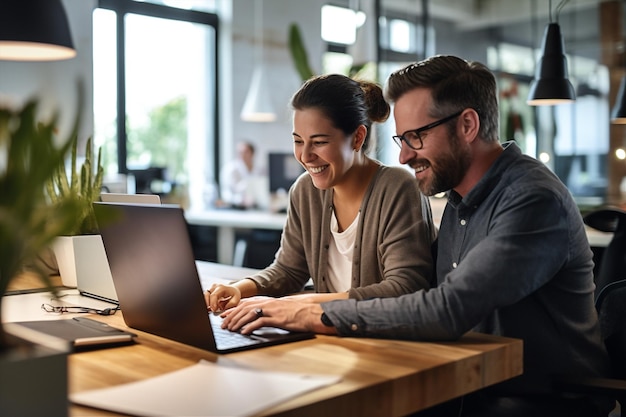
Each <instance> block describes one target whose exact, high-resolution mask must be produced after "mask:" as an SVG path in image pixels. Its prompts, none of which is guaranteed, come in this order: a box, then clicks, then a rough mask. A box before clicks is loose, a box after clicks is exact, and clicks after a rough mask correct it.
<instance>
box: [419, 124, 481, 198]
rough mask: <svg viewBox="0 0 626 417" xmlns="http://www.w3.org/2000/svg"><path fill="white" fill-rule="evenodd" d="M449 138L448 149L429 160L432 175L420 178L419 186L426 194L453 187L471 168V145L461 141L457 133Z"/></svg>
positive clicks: (444, 190) (440, 191)
mask: <svg viewBox="0 0 626 417" xmlns="http://www.w3.org/2000/svg"><path fill="white" fill-rule="evenodd" d="M448 138H449V139H448V145H449V149H448V151H447V152H445V153H443V154H441V155H438V156H437V157H435V158H433V159H432V160H430V161H428V163H429V165H430V174H431V175H430V176H428V177H427V178H425V179H423V180H418V187H419V189H420V191H421V192H422V193H423V194H424V195H427V196H432V195H435V194H438V193H442V192H446V191H449V190H451V189H453V188H454V187H456V186H457V185H459V184H460V183H461V181H462V180H463V177H465V174H466V173H467V170H468V169H469V166H470V162H471V159H472V157H471V151H470V148H469V145H468V144H466V143H465V142H462V141H460V140H459V138H458V136H457V135H456V134H453V135H451V136H449V137H448Z"/></svg>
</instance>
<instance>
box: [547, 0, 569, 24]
mask: <svg viewBox="0 0 626 417" xmlns="http://www.w3.org/2000/svg"><path fill="white" fill-rule="evenodd" d="M568 1H569V0H561V2H560V3H559V5H558V6H556V22H557V23H558V22H559V13H561V10H563V7H564V6H565V3H567V2H568ZM550 3H552V0H550ZM550 15H552V5H550ZM550 21H552V17H550Z"/></svg>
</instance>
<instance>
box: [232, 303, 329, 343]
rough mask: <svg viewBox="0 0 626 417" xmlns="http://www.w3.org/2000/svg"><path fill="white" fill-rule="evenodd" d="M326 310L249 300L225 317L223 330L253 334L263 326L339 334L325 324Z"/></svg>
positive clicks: (314, 306) (313, 306)
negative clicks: (324, 314) (322, 319)
mask: <svg viewBox="0 0 626 417" xmlns="http://www.w3.org/2000/svg"><path fill="white" fill-rule="evenodd" d="M323 312H324V310H322V307H321V306H320V305H319V304H315V303H307V302H298V301H295V300H289V299H281V298H277V299H267V298H260V299H255V298H251V299H245V300H242V301H241V302H240V303H239V305H238V306H237V307H234V308H232V309H230V310H227V311H225V312H224V313H222V317H224V322H223V323H222V327H224V328H227V329H229V330H231V331H241V333H242V334H250V333H252V332H253V331H255V330H256V329H258V328H260V327H263V326H270V327H279V328H281V329H285V330H291V331H299V332H314V333H320V334H337V330H336V329H335V328H334V327H328V326H325V325H324V324H323V323H322V321H321V316H322V313H323Z"/></svg>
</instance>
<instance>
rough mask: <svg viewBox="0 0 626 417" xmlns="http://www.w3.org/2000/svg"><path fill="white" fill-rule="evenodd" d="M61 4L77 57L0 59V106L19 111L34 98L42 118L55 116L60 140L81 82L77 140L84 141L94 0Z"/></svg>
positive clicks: (89, 122)
mask: <svg viewBox="0 0 626 417" xmlns="http://www.w3.org/2000/svg"><path fill="white" fill-rule="evenodd" d="M63 4H64V6H65V10H66V13H67V15H68V19H69V22H70V30H71V32H72V38H73V41H74V47H75V48H76V49H77V56H76V57H75V58H72V59H69V60H65V61H54V62H12V61H1V60H0V105H3V106H10V107H12V108H19V107H21V106H22V105H23V104H24V103H25V102H26V101H27V100H29V99H31V98H34V97H38V98H39V99H40V102H41V108H40V111H41V115H42V117H46V118H47V117H51V116H52V114H54V112H55V111H56V112H58V113H59V117H60V119H59V136H60V137H63V138H64V137H65V135H67V133H68V132H69V131H70V129H71V127H72V124H73V121H74V117H75V115H76V111H77V103H78V89H77V85H78V84H77V83H78V81H79V80H81V81H82V82H83V84H84V86H85V96H84V100H85V107H84V109H83V114H82V123H81V131H80V133H79V139H80V140H81V141H85V140H86V139H87V138H88V137H89V136H91V135H92V132H93V111H92V107H93V106H92V102H93V94H92V89H93V74H92V65H93V59H92V45H91V33H92V22H91V13H92V11H93V9H94V7H95V5H96V0H63Z"/></svg>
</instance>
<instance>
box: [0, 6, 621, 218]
mask: <svg viewBox="0 0 626 417" xmlns="http://www.w3.org/2000/svg"><path fill="white" fill-rule="evenodd" d="M62 3H63V5H64V7H65V10H66V13H67V15H68V18H69V23H70V29H71V33H72V37H73V40H74V44H75V47H76V50H77V55H76V57H75V58H72V59H68V60H65V61H55V62H38V63H34V62H14V61H2V60H0V101H2V103H3V104H8V105H15V106H18V105H20V104H22V103H24V102H25V101H26V100H27V99H28V98H30V97H33V96H38V97H40V98H41V99H42V100H43V102H42V104H43V113H44V114H48V115H49V114H52V112H53V111H54V110H55V109H58V110H59V111H60V113H61V119H60V120H61V123H60V130H61V131H63V132H66V131H68V130H69V129H70V126H71V122H72V117H73V115H74V113H75V111H76V103H77V97H76V96H77V94H76V91H77V89H76V83H77V80H78V79H80V80H82V81H83V83H84V85H85V86H86V87H87V88H86V97H85V99H86V103H87V105H86V106H85V107H84V108H83V109H82V110H83V114H82V116H83V117H82V122H83V123H82V128H81V132H80V134H79V139H80V140H81V141H85V140H86V139H87V138H88V137H90V136H93V137H94V140H95V142H96V144H97V145H99V146H102V148H103V155H104V161H103V162H104V166H105V170H106V173H107V179H106V181H107V185H109V186H110V188H111V190H112V191H117V192H122V191H123V190H127V191H132V190H136V191H142V190H150V191H152V192H158V193H160V194H162V197H163V200H164V201H166V202H167V201H168V199H172V198H173V199H175V200H176V201H177V202H181V203H182V204H183V205H184V206H185V208H187V209H188V210H194V211H198V210H200V211H202V210H207V209H210V208H212V204H213V203H214V201H215V190H217V189H219V187H220V186H221V185H222V184H221V181H222V180H221V178H220V172H221V170H222V169H223V168H224V166H225V165H226V164H227V163H229V162H230V161H232V160H234V159H235V158H236V154H237V147H238V143H239V142H240V141H241V140H242V138H253V140H254V144H255V148H256V149H255V162H256V163H258V164H259V166H264V167H266V168H267V170H266V179H265V180H264V183H263V184H262V185H260V188H261V189H262V191H263V192H264V193H267V195H269V199H268V200H267V202H266V204H258V205H259V207H262V206H264V207H262V208H264V209H266V210H274V211H284V209H285V198H284V197H285V194H286V189H288V186H289V184H290V181H293V179H294V178H295V177H296V176H297V175H298V174H299V173H300V172H301V171H300V170H299V167H298V164H297V162H296V161H295V160H294V159H293V156H292V155H291V153H292V140H291V113H290V111H289V109H288V108H287V103H288V102H289V99H290V97H291V95H292V94H293V93H294V92H295V91H296V90H297V89H298V88H299V86H300V85H301V83H302V81H303V78H304V76H303V75H302V74H303V72H302V68H303V62H302V61H303V60H302V58H303V57H306V60H307V61H308V67H309V69H310V71H311V72H312V73H314V74H320V73H330V72H340V73H344V74H349V73H350V74H354V73H357V71H358V76H360V77H368V78H370V79H373V80H376V81H378V82H380V83H384V81H385V79H386V77H387V75H388V74H389V73H390V72H392V71H393V70H395V69H397V68H399V67H401V66H404V65H406V64H407V63H408V62H412V61H415V60H419V59H422V58H424V57H427V56H430V55H433V54H454V55H458V56H461V57H463V58H466V59H469V60H477V61H481V62H483V63H485V64H487V65H488V66H489V67H490V68H491V69H493V70H494V72H495V73H496V76H497V78H498V82H499V89H500V94H501V97H500V107H501V138H502V140H507V139H515V140H516V141H517V142H518V144H519V145H520V146H521V148H522V149H523V151H524V152H525V153H527V154H528V155H531V156H533V157H535V158H538V159H540V160H541V161H543V162H544V163H545V164H546V165H547V166H548V167H550V169H552V170H553V171H554V172H555V173H556V174H557V175H558V176H559V177H560V178H561V180H563V181H564V182H565V183H566V184H567V186H568V187H569V189H570V190H571V192H572V194H573V195H574V196H575V198H576V199H577V201H578V202H579V204H580V206H581V209H583V210H586V209H588V208H589V207H595V206H597V205H601V204H606V203H611V204H616V205H622V204H623V203H624V201H626V198H625V196H626V182H624V181H623V178H624V176H625V175H626V150H625V149H626V146H625V145H626V143H625V137H624V136H625V134H626V130H625V129H626V127H624V125H619V124H613V123H611V108H612V107H613V106H614V104H615V103H616V102H618V101H619V100H618V97H617V95H618V90H619V84H620V80H621V78H622V77H623V76H624V73H625V69H626V59H625V50H626V48H625V43H624V33H623V27H624V21H625V17H624V7H623V1H621V0H569V1H559V0H554V1H550V2H548V1H545V0H464V1H458V0H309V1H292V0H145V1H135V0H62ZM550 6H551V7H550ZM554 22H557V23H558V25H559V26H560V31H561V35H562V38H561V40H562V42H563V46H564V52H565V57H566V59H565V65H566V69H567V76H568V78H569V82H571V84H572V86H573V89H574V91H575V96H576V97H575V100H573V101H570V102H567V103H565V104H558V105H551V106H530V105H528V104H527V98H528V95H529V90H530V86H531V83H532V82H533V79H534V78H535V75H536V71H537V68H539V66H540V64H541V62H542V54H543V45H542V43H543V36H544V30H545V29H546V27H547V26H548V24H549V23H554ZM294 34H296V35H297V36H295V38H299V39H300V41H301V42H300V47H299V48H296V47H294V42H293V40H294ZM294 56H299V57H300V59H299V60H294ZM375 133H376V135H377V136H378V138H379V141H378V143H377V157H378V159H380V160H381V161H382V162H384V163H387V164H390V165H397V164H398V160H397V158H398V155H397V152H398V151H397V149H396V147H395V146H394V145H393V144H392V141H391V139H390V137H391V135H392V134H395V127H394V124H393V118H391V119H390V120H389V121H388V122H387V123H385V124H384V125H383V126H382V127H381V128H380V129H379V131H378V132H375ZM62 136H63V135H60V137H62ZM82 148H83V147H82V146H79V149H82ZM277 167H281V168H277ZM144 174H145V175H144ZM129 179H130V180H129ZM130 183H132V184H130ZM129 184H130V185H129Z"/></svg>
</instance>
